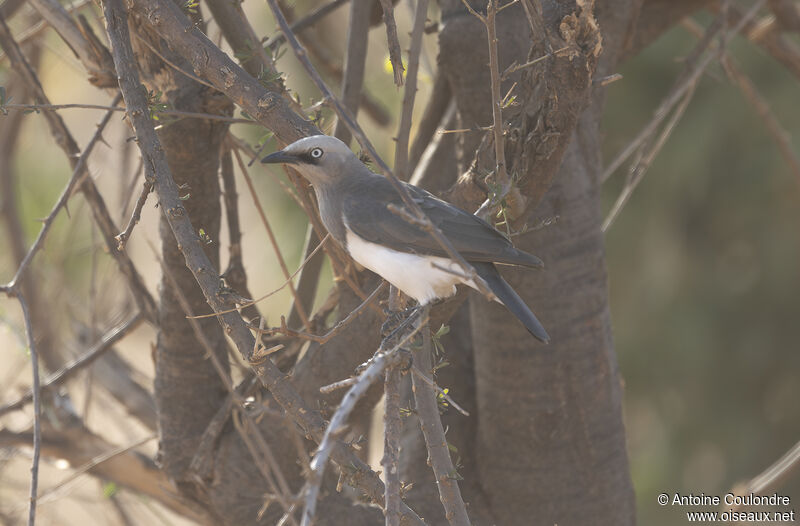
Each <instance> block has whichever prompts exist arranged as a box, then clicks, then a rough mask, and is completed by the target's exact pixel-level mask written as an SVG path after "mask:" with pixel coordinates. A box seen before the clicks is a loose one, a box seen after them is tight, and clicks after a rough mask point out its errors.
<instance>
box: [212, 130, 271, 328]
mask: <svg viewBox="0 0 800 526" xmlns="http://www.w3.org/2000/svg"><path fill="white" fill-rule="evenodd" d="M220 176H221V178H222V188H223V194H222V197H223V201H224V203H225V217H226V219H227V223H228V266H227V268H226V269H225V272H223V273H222V277H223V278H225V281H226V282H227V283H228V286H229V287H231V288H232V289H233V290H235V291H236V292H237V293H238V294H241V295H243V296H245V297H248V298H252V297H253V295H252V294H251V293H250V288H249V287H248V285H247V272H245V268H244V262H243V261H242V250H243V249H242V231H241V227H240V224H239V196H238V194H237V193H236V178H235V177H234V174H233V154H232V153H231V147H230V146H229V145H225V146H224V147H223V152H222V158H221V159H220ZM241 312H242V314H244V316H245V317H246V318H247V319H250V320H254V319H256V318H259V317H261V312H260V311H259V310H258V307H256V306H255V305H254V304H251V305H246V306H244V308H243V309H242V311H241Z"/></svg>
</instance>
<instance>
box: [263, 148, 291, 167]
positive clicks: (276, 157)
mask: <svg viewBox="0 0 800 526" xmlns="http://www.w3.org/2000/svg"><path fill="white" fill-rule="evenodd" d="M299 161H300V159H298V158H297V157H296V156H295V155H293V154H291V153H286V152H285V151H283V150H278V151H277V152H275V153H271V154H269V155H267V156H266V157H264V158H263V159H261V162H262V163H264V164H278V163H285V164H296V163H298V162H299Z"/></svg>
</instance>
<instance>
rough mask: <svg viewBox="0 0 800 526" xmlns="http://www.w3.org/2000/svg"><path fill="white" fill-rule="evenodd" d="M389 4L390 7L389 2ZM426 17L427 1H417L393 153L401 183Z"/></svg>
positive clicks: (405, 172) (405, 175)
mask: <svg viewBox="0 0 800 526" xmlns="http://www.w3.org/2000/svg"><path fill="white" fill-rule="evenodd" d="M389 3H390V5H391V1H390V2H389ZM427 15H428V0H417V9H416V11H415V13H414V27H413V29H412V30H411V46H410V47H409V49H408V70H407V71H406V85H405V88H404V92H403V106H402V108H401V110H400V124H399V125H398V128H397V137H396V145H395V153H394V173H395V175H396V176H397V177H398V178H399V179H401V180H403V181H407V180H408V177H409V176H410V175H411V174H410V173H409V169H408V142H409V136H410V135H411V120H412V115H413V113H414V100H415V98H416V95H417V72H418V71H419V56H420V53H421V52H422V31H423V30H424V29H425V19H426V17H427Z"/></svg>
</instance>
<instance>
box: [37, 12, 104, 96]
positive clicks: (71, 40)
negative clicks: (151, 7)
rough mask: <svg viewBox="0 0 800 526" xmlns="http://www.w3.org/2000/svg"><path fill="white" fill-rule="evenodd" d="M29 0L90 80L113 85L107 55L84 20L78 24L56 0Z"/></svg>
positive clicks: (100, 84) (96, 83)
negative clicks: (75, 58) (72, 54)
mask: <svg viewBox="0 0 800 526" xmlns="http://www.w3.org/2000/svg"><path fill="white" fill-rule="evenodd" d="M30 3H31V5H33V7H34V8H35V9H36V10H37V11H38V12H39V14H40V15H41V16H42V18H44V19H45V20H47V22H48V23H49V24H50V25H51V26H53V28H55V30H56V31H57V32H58V34H59V35H60V36H61V38H62V39H63V40H64V42H66V44H67V46H69V48H70V49H72V51H73V52H74V53H75V55H76V56H77V57H78V59H79V60H80V61H81V63H82V64H83V66H84V67H85V68H86V71H87V72H89V74H90V75H91V78H90V81H91V82H92V83H93V84H95V85H97V86H100V87H106V88H113V87H115V86H116V75H115V74H114V65H113V64H112V61H111V55H110V54H109V52H108V49H106V48H105V46H103V44H102V43H101V42H100V41H99V40H98V39H97V37H96V36H95V35H94V33H92V32H91V27H90V26H89V25H88V24H86V23H84V24H82V25H81V26H80V27H79V26H78V24H77V23H75V21H74V20H73V19H72V17H71V16H70V14H69V13H68V12H67V10H66V9H64V7H62V6H61V4H60V3H58V1H57V0H30Z"/></svg>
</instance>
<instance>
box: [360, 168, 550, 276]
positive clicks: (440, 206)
mask: <svg viewBox="0 0 800 526" xmlns="http://www.w3.org/2000/svg"><path fill="white" fill-rule="evenodd" d="M405 186H406V188H407V189H408V191H409V193H410V194H411V197H412V199H413V200H414V201H415V202H416V203H417V205H419V207H420V208H421V209H422V211H423V212H425V214H427V216H428V218H429V219H430V220H431V222H432V223H433V224H434V225H436V226H437V227H438V228H439V230H441V232H442V233H443V234H444V235H445V236H446V237H447V239H448V240H450V243H452V244H453V247H454V248H455V249H456V250H457V251H458V252H459V253H460V254H461V255H462V256H463V257H464V259H466V260H468V261H485V262H495V263H504V264H509V265H522V266H527V267H541V266H542V261H541V260H540V259H539V258H537V257H536V256H533V255H531V254H527V253H525V252H522V251H521V250H517V249H516V248H514V246H513V245H512V244H511V242H510V241H509V240H508V239H506V238H505V237H504V236H503V235H502V234H501V233H500V232H498V231H497V230H496V229H495V228H494V227H492V226H491V225H490V224H489V223H487V222H486V221H484V220H482V219H481V218H479V217H477V216H475V215H473V214H470V213H469V212H465V211H464V210H461V209H460V208H458V207H455V206H453V205H451V204H450V203H447V202H445V201H442V200H441V199H439V198H437V197H435V196H434V195H432V194H430V193H429V192H426V191H425V190H422V189H421V188H418V187H416V186H413V185H408V184H406V185H405ZM369 187H370V199H361V198H360V195H361V194H360V193H359V192H358V191H353V192H347V195H348V197H347V198H346V199H349V200H350V202H349V203H347V204H346V205H345V206H344V213H345V220H346V223H347V226H348V228H349V229H350V230H351V231H352V232H353V233H354V234H357V235H358V236H360V237H361V238H363V239H365V240H367V241H371V242H373V243H378V244H380V245H383V246H386V247H389V248H391V249H394V250H397V251H399V252H410V253H416V254H424V255H429V256H440V257H447V253H446V252H445V251H444V250H443V249H442V247H441V246H440V245H439V243H438V242H437V241H436V240H435V239H434V238H433V237H432V236H431V235H430V234H429V233H428V232H425V231H424V230H423V229H422V228H420V227H417V226H415V225H413V224H411V223H409V222H408V221H406V220H405V219H403V218H402V217H400V216H399V215H397V214H396V213H393V212H392V211H390V210H389V209H388V208H387V205H389V204H390V203H391V204H394V205H395V206H398V207H402V206H403V203H402V200H401V199H400V196H399V195H398V194H397V192H396V191H395V190H394V188H393V187H392V186H391V185H390V183H389V182H388V181H387V180H386V179H385V178H383V177H380V176H376V177H375V179H373V180H371V181H370V183H369Z"/></svg>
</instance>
